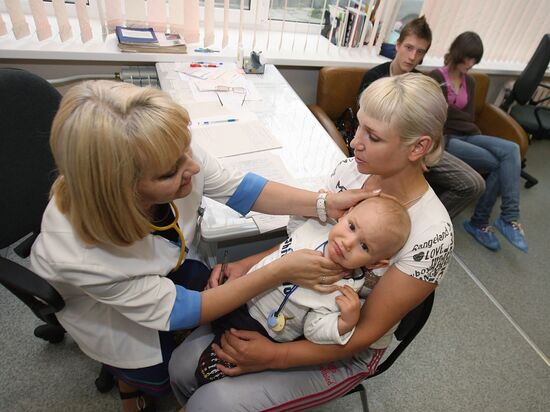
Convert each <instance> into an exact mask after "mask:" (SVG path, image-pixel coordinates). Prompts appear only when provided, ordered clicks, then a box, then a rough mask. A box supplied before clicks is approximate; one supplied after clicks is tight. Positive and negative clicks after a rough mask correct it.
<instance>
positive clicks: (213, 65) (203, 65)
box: [189, 62, 223, 67]
mask: <svg viewBox="0 0 550 412" xmlns="http://www.w3.org/2000/svg"><path fill="white" fill-rule="evenodd" d="M220 66H223V63H208V62H193V63H191V64H189V67H220Z"/></svg>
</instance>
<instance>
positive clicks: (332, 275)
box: [271, 249, 349, 293]
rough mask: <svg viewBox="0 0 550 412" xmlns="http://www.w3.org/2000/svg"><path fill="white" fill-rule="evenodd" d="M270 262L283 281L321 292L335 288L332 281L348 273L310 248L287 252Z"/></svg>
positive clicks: (331, 290) (327, 291) (332, 290)
mask: <svg viewBox="0 0 550 412" xmlns="http://www.w3.org/2000/svg"><path fill="white" fill-rule="evenodd" d="M271 264H273V265H278V272H279V273H280V274H281V276H282V279H283V281H288V282H292V283H294V284H296V285H299V286H302V287H305V288H307V289H313V290H316V291H318V292H323V293H330V292H334V291H335V290H337V289H338V287H337V286H336V285H333V283H334V282H336V281H338V280H340V279H342V278H343V277H344V276H346V275H347V274H349V270H347V269H344V268H342V267H341V266H340V265H337V264H336V263H334V262H332V261H331V260H330V259H328V258H326V257H324V256H323V254H322V253H321V252H318V251H314V250H310V249H301V250H297V251H295V252H292V253H288V254H286V255H284V256H283V257H281V258H280V259H277V260H275V261H274V262H272V263H271Z"/></svg>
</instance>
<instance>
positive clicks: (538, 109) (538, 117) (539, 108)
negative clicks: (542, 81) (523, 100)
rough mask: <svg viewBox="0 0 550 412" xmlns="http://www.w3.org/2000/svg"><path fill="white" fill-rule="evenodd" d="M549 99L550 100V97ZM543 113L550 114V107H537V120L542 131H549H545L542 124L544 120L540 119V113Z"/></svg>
mask: <svg viewBox="0 0 550 412" xmlns="http://www.w3.org/2000/svg"><path fill="white" fill-rule="evenodd" d="M548 98H550V96H549V97H548ZM544 100H547V99H544ZM541 111H545V112H550V107H546V106H537V107H535V117H536V118H537V122H538V124H539V128H540V129H541V130H548V129H545V127H544V125H543V124H542V119H541V118H540V113H539V112H541Z"/></svg>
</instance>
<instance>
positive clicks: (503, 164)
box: [447, 135, 521, 227]
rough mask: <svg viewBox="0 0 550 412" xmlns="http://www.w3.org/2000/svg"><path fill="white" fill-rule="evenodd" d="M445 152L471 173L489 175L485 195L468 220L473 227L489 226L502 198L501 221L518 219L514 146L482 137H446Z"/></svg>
mask: <svg viewBox="0 0 550 412" xmlns="http://www.w3.org/2000/svg"><path fill="white" fill-rule="evenodd" d="M447 151H448V152H449V153H451V154H453V155H455V156H456V157H458V158H459V159H461V160H463V161H464V162H466V163H468V164H469V165H470V166H472V167H473V168H474V169H476V170H478V171H480V172H486V173H489V175H488V176H487V180H486V181H485V187H486V189H485V192H484V193H483V195H482V196H481V197H480V198H479V201H478V202H477V205H476V208H475V211H474V215H473V216H472V219H471V223H472V224H473V225H475V226H478V227H482V226H486V225H488V224H489V217H490V216H491V211H492V209H493V206H494V205H495V203H496V200H497V196H498V195H501V196H502V200H501V212H500V215H501V217H502V219H503V220H505V221H506V222H511V221H513V220H518V219H519V180H520V175H521V159H520V153H519V146H518V145H517V144H516V143H514V142H511V141H509V140H506V139H501V138H499V137H493V136H485V135H473V136H456V135H449V136H448V144H447Z"/></svg>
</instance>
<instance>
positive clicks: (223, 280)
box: [218, 249, 227, 285]
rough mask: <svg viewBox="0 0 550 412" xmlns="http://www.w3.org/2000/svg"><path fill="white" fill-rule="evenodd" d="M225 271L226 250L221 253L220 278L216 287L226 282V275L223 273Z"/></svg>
mask: <svg viewBox="0 0 550 412" xmlns="http://www.w3.org/2000/svg"><path fill="white" fill-rule="evenodd" d="M226 269H227V249H225V252H223V260H222V268H221V269H220V277H219V278H218V285H223V284H224V283H225V281H226V280H227V275H226V273H225V271H226Z"/></svg>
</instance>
